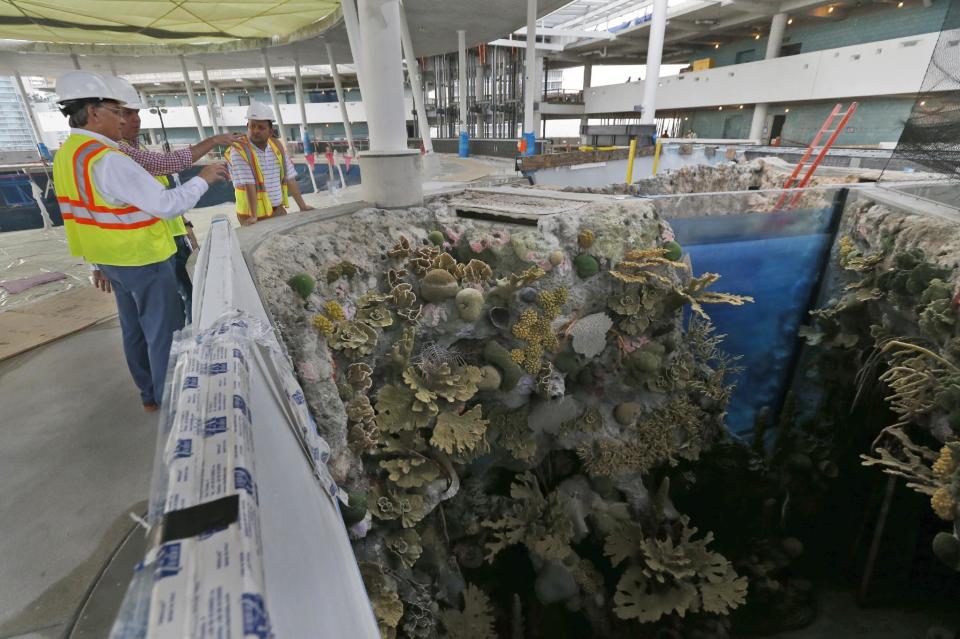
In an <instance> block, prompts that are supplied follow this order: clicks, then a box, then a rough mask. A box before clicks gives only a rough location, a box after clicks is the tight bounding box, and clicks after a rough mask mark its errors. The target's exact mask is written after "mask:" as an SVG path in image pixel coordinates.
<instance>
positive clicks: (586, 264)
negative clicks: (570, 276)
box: [573, 253, 600, 280]
mask: <svg viewBox="0 0 960 639" xmlns="http://www.w3.org/2000/svg"><path fill="white" fill-rule="evenodd" d="M573 268H574V270H576V272H577V277H579V278H580V279H582V280H585V279H589V278H591V277H593V276H594V275H596V274H597V273H599V272H600V262H598V261H597V258H595V257H594V256H592V255H588V254H587V253H581V254H580V255H578V256H576V257H575V258H573Z"/></svg>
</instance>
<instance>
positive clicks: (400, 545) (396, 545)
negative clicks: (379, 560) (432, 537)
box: [386, 528, 423, 568]
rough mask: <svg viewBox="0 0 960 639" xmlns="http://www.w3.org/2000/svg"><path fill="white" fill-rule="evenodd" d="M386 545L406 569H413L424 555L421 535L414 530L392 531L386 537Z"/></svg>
mask: <svg viewBox="0 0 960 639" xmlns="http://www.w3.org/2000/svg"><path fill="white" fill-rule="evenodd" d="M386 545H387V548H388V549H390V552H392V553H393V554H394V555H396V556H397V558H398V559H399V560H400V563H402V564H403V565H404V567H406V568H413V565H414V564H415V563H417V560H418V559H420V555H422V554H423V545H421V543H420V535H418V534H417V531H416V530H414V529H412V528H407V529H405V530H395V531H392V532H391V533H390V534H389V535H387V537H386Z"/></svg>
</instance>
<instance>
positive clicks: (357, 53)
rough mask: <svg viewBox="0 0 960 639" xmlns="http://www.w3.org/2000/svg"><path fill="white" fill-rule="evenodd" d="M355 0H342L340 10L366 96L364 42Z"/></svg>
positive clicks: (361, 92)
mask: <svg viewBox="0 0 960 639" xmlns="http://www.w3.org/2000/svg"><path fill="white" fill-rule="evenodd" d="M354 2H355V0H341V2H340V11H341V13H343V26H344V28H345V29H346V30H347V40H348V41H349V42H350V53H352V54H353V68H354V70H355V71H356V74H357V84H358V85H360V95H361V97H363V98H366V91H365V90H364V87H365V86H366V81H367V77H366V74H365V73H364V71H363V43H362V42H361V38H360V19H359V16H358V15H357V5H356V4H354Z"/></svg>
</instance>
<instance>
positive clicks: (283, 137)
mask: <svg viewBox="0 0 960 639" xmlns="http://www.w3.org/2000/svg"><path fill="white" fill-rule="evenodd" d="M260 58H261V59H262V60H263V72H264V73H266V74H267V88H268V89H270V101H271V102H272V103H273V115H274V116H275V117H276V118H277V128H278V129H280V141H281V142H282V143H283V144H284V147H286V142H287V132H286V131H285V130H284V125H283V114H282V113H281V112H280V102H279V101H278V100H277V88H276V86H274V84H273V72H272V71H271V70H270V58H268V57H267V49H266V47H263V48H261V49H260Z"/></svg>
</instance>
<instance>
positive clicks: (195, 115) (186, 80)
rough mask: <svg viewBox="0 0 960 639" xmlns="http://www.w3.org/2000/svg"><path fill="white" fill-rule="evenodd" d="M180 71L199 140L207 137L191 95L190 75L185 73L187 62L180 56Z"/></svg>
mask: <svg viewBox="0 0 960 639" xmlns="http://www.w3.org/2000/svg"><path fill="white" fill-rule="evenodd" d="M180 69H181V70H182V71H183V83H184V84H185V85H186V87H187V99H188V100H189V101H190V108H191V109H193V119H194V120H195V121H196V123H197V131H199V132H200V139H201V140H202V139H203V138H205V137H207V134H206V132H205V131H204V130H203V120H201V119H200V109H198V108H197V98H196V96H194V95H193V85H192V84H190V74H189V73H188V72H187V60H186V58H184V57H183V54H182V53H181V54H180Z"/></svg>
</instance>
